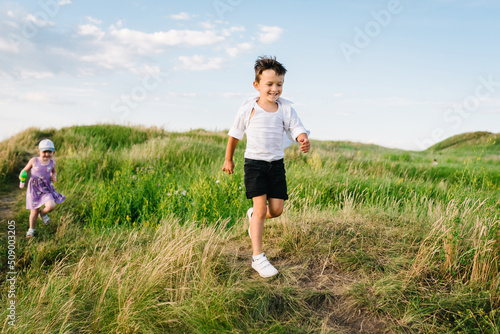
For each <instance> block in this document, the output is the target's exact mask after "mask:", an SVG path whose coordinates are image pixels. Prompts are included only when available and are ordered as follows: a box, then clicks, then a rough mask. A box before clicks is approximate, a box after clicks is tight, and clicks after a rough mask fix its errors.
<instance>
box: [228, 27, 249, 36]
mask: <svg viewBox="0 0 500 334" xmlns="http://www.w3.org/2000/svg"><path fill="white" fill-rule="evenodd" d="M244 31H246V29H245V27H244V26H238V27H237V26H233V27H231V28H229V29H223V30H222V34H223V35H224V36H226V37H227V36H230V35H231V34H232V33H235V32H244Z"/></svg>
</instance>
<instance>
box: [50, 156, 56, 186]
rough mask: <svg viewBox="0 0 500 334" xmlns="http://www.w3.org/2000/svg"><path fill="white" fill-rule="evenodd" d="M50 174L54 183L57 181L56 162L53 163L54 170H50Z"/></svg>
mask: <svg viewBox="0 0 500 334" xmlns="http://www.w3.org/2000/svg"><path fill="white" fill-rule="evenodd" d="M50 176H51V179H52V182H53V183H56V182H57V170H56V162H55V161H54V164H53V165H52V172H50Z"/></svg>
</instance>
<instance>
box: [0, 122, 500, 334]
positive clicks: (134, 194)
mask: <svg viewBox="0 0 500 334" xmlns="http://www.w3.org/2000/svg"><path fill="white" fill-rule="evenodd" d="M42 138H50V139H52V140H53V141H54V143H55V145H56V149H57V152H56V156H55V159H56V161H57V164H58V171H59V172H58V183H57V184H56V189H57V190H58V191H59V192H60V193H62V194H64V195H66V196H67V200H66V201H65V202H64V203H62V204H61V205H59V206H58V207H57V208H56V210H55V211H54V212H53V213H52V214H51V219H52V221H53V224H51V225H49V226H47V227H46V226H43V224H41V222H40V221H39V223H38V226H37V237H36V238H34V239H32V240H28V239H26V238H25V237H24V235H25V232H26V229H27V227H28V216H29V212H28V210H26V209H24V205H25V192H24V191H23V190H20V189H18V188H16V187H17V184H18V180H17V175H18V174H19V171H20V169H21V168H22V167H24V165H25V164H26V162H27V161H28V160H29V158H30V157H32V156H35V155H36V144H37V142H38V141H39V140H40V139H42ZM226 142H227V135H226V134H225V133H223V132H220V133H215V132H206V131H203V130H193V131H191V132H187V133H170V132H166V131H164V130H161V129H156V128H141V127H125V126H116V125H95V126H79V127H69V128H63V129H60V130H50V129H49V130H39V129H28V130H26V131H23V132H21V133H19V134H18V135H16V136H14V137H12V138H10V139H8V140H6V141H3V142H1V143H0V153H1V154H2V156H3V157H6V159H4V160H3V161H0V181H1V188H0V194H3V195H4V196H10V197H14V198H15V201H14V206H13V208H12V211H10V212H9V213H8V214H9V216H8V217H3V216H2V217H1V218H2V220H1V224H2V225H1V226H2V232H3V235H2V244H1V247H2V252H1V258H0V261H1V262H0V268H1V271H2V273H7V272H9V271H11V270H10V269H9V268H8V258H7V254H8V253H7V250H8V243H7V234H6V231H7V221H15V231H16V239H15V254H16V268H15V269H16V272H17V279H16V281H15V303H16V304H15V308H16V313H15V316H16V318H15V327H13V326H11V325H10V324H9V318H8V317H7V315H8V314H9V310H8V309H7V307H8V305H9V303H10V302H11V301H12V300H13V299H12V298H9V296H8V295H9V291H10V290H9V289H10V287H11V282H9V281H7V280H6V279H7V278H8V276H6V275H2V280H3V283H4V284H3V287H4V288H3V291H2V296H1V299H0V305H2V308H1V311H0V314H1V316H2V320H3V322H2V325H1V327H2V332H5V333H498V332H499V331H500V314H499V312H498V311H497V310H498V309H499V306H500V273H499V264H500V263H499V256H500V229H499V226H498V225H499V219H500V218H499V212H500V168H499V157H500V135H499V134H496V135H495V134H490V133H474V134H464V135H461V136H456V137H452V138H449V139H447V140H445V141H443V142H441V143H439V144H437V145H435V146H434V147H431V148H430V149H428V150H426V151H424V152H409V151H402V150H394V149H387V148H382V147H378V146H374V145H363V144H357V143H349V142H327V141H313V142H312V150H311V151H310V152H309V153H308V154H306V155H304V154H302V153H300V152H299V150H298V148H297V147H292V148H290V149H288V150H287V152H286V158H285V160H286V168H287V179H288V187H289V195H290V200H289V201H287V202H286V204H285V211H284V214H283V215H282V216H281V217H279V218H277V219H274V220H269V221H267V222H266V226H265V229H264V249H265V251H266V255H267V256H268V258H269V259H270V260H271V262H272V263H273V264H274V265H275V266H276V267H277V268H278V270H279V271H280V274H279V275H278V276H277V277H276V278H273V279H262V278H260V276H258V274H257V273H256V272H254V271H253V269H252V268H251V267H250V257H251V244H250V240H249V238H248V234H247V232H246V229H247V228H248V225H247V224H248V223H247V221H246V220H245V213H246V210H247V209H248V207H250V206H251V201H250V200H247V199H246V197H245V189H244V185H243V150H244V143H240V145H239V146H238V148H237V151H236V154H235V157H236V159H235V162H236V171H235V174H234V175H231V176H228V175H225V174H224V173H223V172H222V171H221V169H222V164H223V158H224V152H225V147H226ZM434 159H437V160H438V162H439V164H438V165H437V166H433V165H432V161H433V160H434ZM0 212H7V211H0Z"/></svg>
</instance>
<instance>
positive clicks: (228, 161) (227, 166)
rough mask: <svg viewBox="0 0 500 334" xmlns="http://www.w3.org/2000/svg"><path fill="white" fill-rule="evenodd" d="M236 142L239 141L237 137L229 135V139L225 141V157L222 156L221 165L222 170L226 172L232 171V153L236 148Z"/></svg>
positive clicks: (231, 172) (230, 172)
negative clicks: (222, 164)
mask: <svg viewBox="0 0 500 334" xmlns="http://www.w3.org/2000/svg"><path fill="white" fill-rule="evenodd" d="M238 142H239V140H238V139H236V138H234V137H231V136H229V139H228V141H227V148H226V157H225V158H224V166H223V167H222V170H223V171H224V172H226V173H228V174H233V173H234V161H233V155H234V150H235V149H236V145H238Z"/></svg>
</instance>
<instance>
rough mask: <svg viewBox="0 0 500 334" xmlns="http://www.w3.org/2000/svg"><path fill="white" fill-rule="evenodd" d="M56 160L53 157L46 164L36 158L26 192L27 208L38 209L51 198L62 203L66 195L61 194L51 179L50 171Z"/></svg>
mask: <svg viewBox="0 0 500 334" xmlns="http://www.w3.org/2000/svg"><path fill="white" fill-rule="evenodd" d="M53 166H54V161H53V160H52V159H51V160H50V162H49V164H48V165H46V166H44V165H42V164H41V163H40V161H39V160H38V158H35V166H33V168H31V177H30V181H29V183H28V191H27V192H26V209H38V208H39V207H41V206H42V205H44V204H45V203H47V202H48V201H50V200H54V201H55V202H56V203H62V202H64V200H65V199H66V196H64V195H61V194H59V193H58V192H57V191H56V190H55V189H54V185H53V184H52V181H51V179H50V173H51V172H52V167H53Z"/></svg>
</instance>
